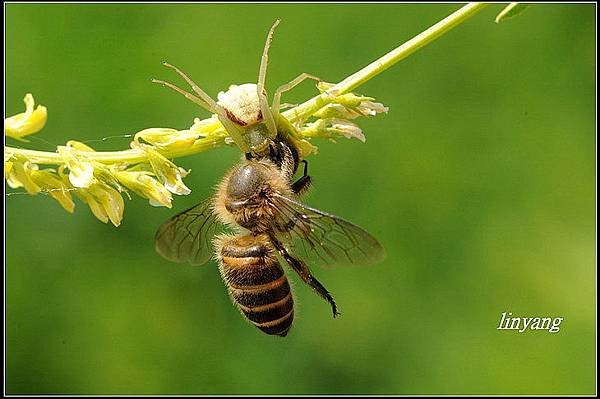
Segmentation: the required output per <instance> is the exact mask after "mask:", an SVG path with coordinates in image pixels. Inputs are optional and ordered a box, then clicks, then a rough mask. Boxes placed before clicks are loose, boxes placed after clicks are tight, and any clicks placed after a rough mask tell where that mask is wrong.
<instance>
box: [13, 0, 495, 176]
mask: <svg viewBox="0 0 600 399" xmlns="http://www.w3.org/2000/svg"><path fill="white" fill-rule="evenodd" d="M486 5H487V4H484V3H469V4H467V5H465V6H463V7H462V8H460V9H459V10H457V11H455V12H454V13H452V14H451V15H449V16H447V17H446V18H444V19H443V20H441V21H440V22H438V23H436V24H435V25H433V26H431V27H430V28H428V29H427V30H425V31H423V32H421V33H420V34H418V35H417V36H415V37H413V38H412V39H410V40H409V41H407V42H406V43H404V44H402V45H401V46H400V47H397V48H396V49H394V50H392V51H390V52H389V53H387V54H385V55H384V56H383V57H381V58H379V59H378V60H376V61H374V62H372V63H370V64H369V65H367V66H366V67H364V68H363V69H361V70H360V71H358V72H356V73H354V74H352V75H350V76H349V77H347V78H346V79H344V80H343V81H341V82H340V83H338V84H336V85H335V86H333V87H331V88H330V89H328V90H327V91H325V92H324V93H322V94H320V95H318V96H315V97H313V98H311V99H310V100H308V101H306V102H304V103H302V104H300V105H298V106H297V107H294V108H292V109H290V110H288V111H286V112H283V113H282V116H283V117H285V118H286V119H287V120H288V121H289V122H291V123H293V122H297V121H302V120H305V119H306V118H308V117H309V116H310V115H312V114H313V113H315V112H316V111H318V110H319V109H321V108H323V107H324V106H326V105H327V104H329V103H330V102H331V101H332V99H333V98H335V96H338V95H340V94H344V93H347V92H349V91H351V90H353V89H355V88H357V87H358V86H360V85H362V84H363V83H365V82H367V81H369V80H370V79H372V78H373V77H375V76H377V75H379V74H380V73H381V72H383V71H385V70H386V69H388V68H389V67H391V66H392V65H394V64H396V63H397V62H398V61H400V60H403V59H404V58H406V57H408V56H409V55H411V54H412V53H414V52H415V51H417V50H418V49H420V48H421V47H424V46H426V45H427V44H429V43H431V42H432V41H434V40H435V39H437V38H438V37H440V36H442V35H443V34H444V33H446V32H448V31H449V30H451V29H452V28H454V27H455V26H457V25H459V24H460V23H462V22H464V21H466V20H467V19H469V18H470V17H472V16H473V15H475V14H476V13H477V12H479V11H481V10H482V9H483V8H484V7H485V6H486ZM224 141H225V136H224V135H217V136H214V137H210V138H209V137H207V138H205V139H202V140H198V141H196V142H195V143H194V144H193V145H192V146H190V147H187V148H185V149H181V150H176V151H173V150H172V151H161V153H162V155H164V156H165V157H167V158H178V157H183V156H187V155H192V154H196V153H199V152H202V151H206V150H208V149H211V148H213V147H218V146H220V145H222V144H223V143H224ZM4 153H5V159H6V158H7V156H8V158H10V156H12V155H13V154H14V156H23V157H26V158H28V159H29V160H30V161H31V162H34V163H38V164H61V163H63V162H64V159H63V158H62V156H61V155H60V154H58V153H55V152H47V151H36V150H25V149H21V148H14V147H8V146H7V147H5V148H4ZM85 157H86V158H88V159H90V160H93V161H97V162H102V163H106V164H114V163H120V162H123V163H138V162H145V161H146V160H147V156H146V153H145V152H144V151H142V150H139V149H129V150H124V151H107V152H100V151H99V152H85Z"/></svg>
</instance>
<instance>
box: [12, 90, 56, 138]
mask: <svg viewBox="0 0 600 399" xmlns="http://www.w3.org/2000/svg"><path fill="white" fill-rule="evenodd" d="M23 101H24V102H25V112H22V113H20V114H17V115H14V116H11V117H9V118H6V119H4V134H5V135H6V136H7V137H12V138H14V139H17V140H21V141H27V140H25V139H23V137H25V136H29V135H31V134H34V133H37V132H39V131H40V130H42V128H43V127H44V125H45V124H46V120H47V118H48V112H47V110H46V107H44V106H43V105H38V106H37V108H36V109H34V106H35V101H34V99H33V96H32V95H31V94H30V93H27V94H26V95H25V98H24V99H23Z"/></svg>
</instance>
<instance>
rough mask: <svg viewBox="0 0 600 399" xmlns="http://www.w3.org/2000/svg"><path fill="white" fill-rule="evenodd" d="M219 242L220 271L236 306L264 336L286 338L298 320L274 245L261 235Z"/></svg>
mask: <svg viewBox="0 0 600 399" xmlns="http://www.w3.org/2000/svg"><path fill="white" fill-rule="evenodd" d="M219 241H220V242H219V243H218V244H217V255H218V257H219V261H220V262H219V270H220V272H221V277H223V280H224V281H225V284H226V285H227V288H228V290H229V294H230V296H231V298H232V299H233V302H234V303H235V304H236V305H237V307H238V308H239V309H240V310H241V311H242V313H243V314H244V315H245V316H246V318H247V319H248V320H249V321H250V322H251V323H252V324H254V325H255V326H257V327H258V328H260V329H261V330H262V331H263V332H265V333H267V334H271V335H279V336H281V337H285V336H286V335H287V333H288V331H289V329H290V327H291V326H292V321H293V320H294V301H293V300H292V292H291V290H290V286H289V284H288V281H287V278H286V276H285V274H284V272H283V269H282V268H281V266H280V265H279V262H278V261H277V258H276V256H275V253H274V249H273V247H272V245H271V243H270V242H269V241H268V239H267V238H266V237H264V236H261V235H259V236H252V235H246V236H236V237H231V236H224V237H221V238H220V239H219Z"/></svg>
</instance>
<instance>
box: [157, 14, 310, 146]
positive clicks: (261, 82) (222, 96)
mask: <svg viewBox="0 0 600 399" xmlns="http://www.w3.org/2000/svg"><path fill="white" fill-rule="evenodd" d="M277 25H279V20H277V21H275V23H274V24H273V26H272V27H271V29H270V30H269V34H268V35H267V40H266V42H265V47H264V50H263V54H262V58H261V62H260V70H259V73H258V83H257V84H254V83H246V84H242V85H239V86H238V85H231V86H229V89H228V90H227V91H226V92H220V93H219V94H218V96H217V100H218V101H214V100H213V99H212V98H211V97H210V96H209V95H208V94H206V92H204V91H203V90H202V89H201V88H200V87H199V86H198V85H197V84H196V83H194V81H193V80H191V79H190V78H189V77H188V76H187V75H186V74H185V73H183V72H182V71H181V70H180V69H179V68H177V67H176V66H173V65H171V64H169V63H167V62H164V63H163V64H164V65H165V66H167V67H169V68H171V69H173V70H174V71H175V72H177V73H178V74H179V75H180V76H181V77H182V78H184V79H185V81H186V82H187V83H188V84H189V85H190V86H191V87H192V90H193V91H194V92H195V93H196V95H193V94H191V93H188V92H187V91H185V90H183V89H180V88H179V87H177V86H175V85H174V84H172V83H169V82H165V81H163V80H157V79H152V82H154V83H159V84H161V85H163V86H166V87H169V88H171V89H173V90H175V91H176V92H178V93H180V94H182V95H184V96H185V97H186V98H187V99H189V100H191V101H193V102H194V103H196V104H198V105H199V106H201V107H202V108H204V109H206V110H207V111H209V112H211V113H213V114H216V115H217V117H218V118H219V121H220V122H221V123H222V124H223V127H224V128H225V129H226V130H227V133H229V135H230V136H231V137H232V138H233V140H234V141H235V143H236V144H237V146H238V147H239V148H240V149H241V150H242V151H243V152H245V153H247V152H250V151H256V150H258V147H259V146H260V143H252V144H251V145H249V144H248V143H247V141H246V140H245V139H244V137H243V136H244V135H245V134H246V133H248V132H250V131H252V132H255V133H258V134H259V136H262V137H269V138H274V137H275V136H276V135H277V121H278V119H279V115H280V112H279V111H280V109H281V94H282V93H284V92H286V91H288V90H291V89H292V88H294V87H295V86H297V85H298V84H300V83H301V82H302V81H304V80H305V79H314V80H316V81H320V79H319V78H317V77H315V76H313V75H309V74H307V73H302V74H300V75H299V76H298V77H296V78H295V79H293V80H292V81H290V82H289V83H287V84H284V85H283V86H280V87H279V88H278V89H277V90H276V91H275V95H274V96H273V103H272V105H271V107H269V102H268V99H267V93H266V91H265V88H264V87H265V79H266V76H267V64H268V59H269V47H270V45H271V40H272V39H273V32H274V31H275V28H276V27H277ZM251 141H255V140H251Z"/></svg>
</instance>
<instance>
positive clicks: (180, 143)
mask: <svg viewBox="0 0 600 399" xmlns="http://www.w3.org/2000/svg"><path fill="white" fill-rule="evenodd" d="M201 137H203V136H202V135H201V134H199V133H198V132H193V131H191V130H175V129H167V128H150V129H144V130H142V131H140V132H137V133H136V134H135V136H134V140H135V141H136V142H138V143H139V142H142V143H143V142H146V143H149V144H152V145H153V146H155V147H157V148H160V149H162V150H166V151H174V150H179V149H183V148H187V147H189V146H191V145H192V144H194V142H195V141H196V140H197V139H199V138H201Z"/></svg>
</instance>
